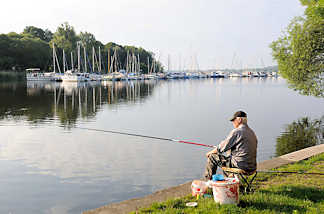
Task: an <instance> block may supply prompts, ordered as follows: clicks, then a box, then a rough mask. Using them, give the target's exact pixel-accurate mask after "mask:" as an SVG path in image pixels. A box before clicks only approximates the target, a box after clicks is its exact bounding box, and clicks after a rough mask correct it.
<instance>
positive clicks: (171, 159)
mask: <svg viewBox="0 0 324 214" xmlns="http://www.w3.org/2000/svg"><path fill="white" fill-rule="evenodd" d="M0 98H1V99H0V136H1V141H0V213H12V214H16V213H17V214H18V213H19V214H20V213H24V214H29V213H30V214H32V213H33V214H34V213H53V214H54V213H55V214H56V213H57V214H65V213H69V214H70V213H80V212H82V211H84V210H88V209H93V208H96V207H99V206H102V205H105V204H107V203H112V202H118V201H122V200H126V199H130V198H134V197H140V196H144V195H146V194H149V193H152V192H154V191H156V190H159V189H162V188H165V187H170V186H174V185H177V184H181V183H184V182H187V181H191V180H193V179H197V178H200V177H201V175H202V172H203V170H204V165H205V161H206V159H205V153H206V152H207V151H208V149H206V148H204V147H199V146H192V145H185V144H179V143H171V142H167V141H159V140H152V139H144V138H139V137H131V136H122V135H116V134H109V133H104V132H95V131H88V130H84V129H79V128H78V127H86V128H96V129H104V130H113V131H122V132H130V133H135V134H144V135H153V136H159V137H166V138H175V139H183V140H191V141H194V142H200V143H206V144H218V143H219V142H220V141H221V140H222V139H223V138H224V137H226V135H227V134H228V133H229V132H230V131H231V129H232V125H231V123H230V122H229V121H228V118H229V117H230V116H231V115H232V114H233V112H235V111H236V110H238V109H243V110H245V111H246V112H247V113H248V118H249V124H250V126H251V127H252V128H253V129H254V130H255V132H256V134H257V136H258V139H259V147H258V161H262V160H266V159H269V158H271V157H272V156H274V154H275V145H276V137H277V136H278V135H280V133H281V132H282V131H283V129H284V127H285V125H286V124H289V123H291V122H292V121H294V120H296V119H298V118H300V117H304V116H309V117H311V118H312V119H313V118H314V119H316V118H319V117H321V116H322V115H323V114H324V110H323V109H324V100H323V99H318V98H314V97H307V96H301V95H299V94H298V93H297V92H294V91H293V90H291V89H289V88H288V87H287V85H286V83H285V81H284V80H282V79H280V78H267V79H258V78H254V79H215V80H213V79H204V80H174V81H158V82H156V81H145V82H131V83H125V82H116V83H115V84H112V83H107V84H106V85H101V84H94V83H86V84H79V85H78V84H71V83H70V84H63V83H37V82H36V83H26V82H12V83H0Z"/></svg>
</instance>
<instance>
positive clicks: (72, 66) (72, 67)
mask: <svg viewBox="0 0 324 214" xmlns="http://www.w3.org/2000/svg"><path fill="white" fill-rule="evenodd" d="M71 70H72V72H73V70H74V65H73V52H71Z"/></svg>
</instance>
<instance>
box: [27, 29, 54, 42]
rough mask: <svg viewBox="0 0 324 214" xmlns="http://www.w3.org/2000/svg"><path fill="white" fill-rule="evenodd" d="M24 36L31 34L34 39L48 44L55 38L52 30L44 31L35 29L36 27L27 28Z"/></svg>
mask: <svg viewBox="0 0 324 214" xmlns="http://www.w3.org/2000/svg"><path fill="white" fill-rule="evenodd" d="M23 34H29V35H31V36H33V37H36V38H39V39H41V40H43V41H46V42H49V41H51V40H52V38H53V33H52V32H51V31H50V30H48V29H46V30H43V29H41V28H38V27H34V26H27V27H25V29H24V31H23Z"/></svg>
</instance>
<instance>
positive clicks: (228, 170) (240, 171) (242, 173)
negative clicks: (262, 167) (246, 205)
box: [222, 167, 257, 193]
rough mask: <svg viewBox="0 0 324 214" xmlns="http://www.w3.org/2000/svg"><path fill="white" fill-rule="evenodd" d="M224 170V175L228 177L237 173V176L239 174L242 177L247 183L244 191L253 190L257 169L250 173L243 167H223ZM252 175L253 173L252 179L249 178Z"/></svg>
mask: <svg viewBox="0 0 324 214" xmlns="http://www.w3.org/2000/svg"><path fill="white" fill-rule="evenodd" d="M222 170H223V172H224V175H225V176H227V177H228V176H229V175H230V174H232V175H236V176H237V175H238V176H239V177H240V178H241V180H242V181H243V182H242V183H244V184H245V188H244V192H245V193H249V192H250V191H251V187H252V183H253V180H254V178H255V177H256V175H257V171H253V172H251V173H248V172H246V171H244V170H243V169H239V168H229V167H222ZM252 175H253V177H252V179H249V177H250V176H252Z"/></svg>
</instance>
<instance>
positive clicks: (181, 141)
mask: <svg viewBox="0 0 324 214" xmlns="http://www.w3.org/2000/svg"><path fill="white" fill-rule="evenodd" d="M75 128H78V129H84V130H89V131H97V132H107V133H112V134H120V135H128V136H134V137H143V138H150V139H155V140H165V141H172V142H177V143H185V144H192V145H196V146H204V147H210V148H215V147H216V146H212V145H207V144H202V143H195V142H189V141H184V140H177V139H171V138H163V137H155V136H149V135H142V134H133V133H128V132H119V131H112V130H103V129H93V128H84V127H75Z"/></svg>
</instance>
